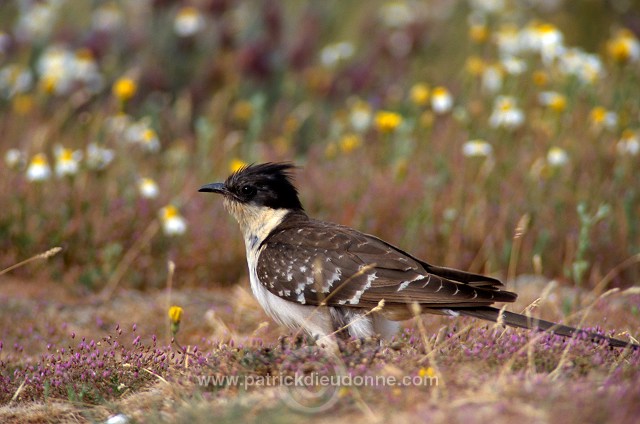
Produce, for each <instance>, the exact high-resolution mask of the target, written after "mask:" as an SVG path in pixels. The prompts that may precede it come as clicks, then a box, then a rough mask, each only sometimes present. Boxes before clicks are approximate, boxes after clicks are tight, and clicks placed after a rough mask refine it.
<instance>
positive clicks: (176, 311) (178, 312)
mask: <svg viewBox="0 0 640 424" xmlns="http://www.w3.org/2000/svg"><path fill="white" fill-rule="evenodd" d="M183 312H184V310H183V309H182V308H181V307H180V306H172V307H170V308H169V319H170V320H171V322H172V323H174V324H180V320H181V319H182V314H183Z"/></svg>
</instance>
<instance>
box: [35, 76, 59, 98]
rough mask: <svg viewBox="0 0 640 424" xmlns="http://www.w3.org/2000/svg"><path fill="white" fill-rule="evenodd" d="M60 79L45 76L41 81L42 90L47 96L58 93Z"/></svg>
mask: <svg viewBox="0 0 640 424" xmlns="http://www.w3.org/2000/svg"><path fill="white" fill-rule="evenodd" d="M59 79H60V78H58V77H56V76H54V75H45V76H44V77H42V79H41V80H40V89H42V91H44V92H45V93H47V94H53V93H54V92H55V91H56V86H57V85H58V81H59Z"/></svg>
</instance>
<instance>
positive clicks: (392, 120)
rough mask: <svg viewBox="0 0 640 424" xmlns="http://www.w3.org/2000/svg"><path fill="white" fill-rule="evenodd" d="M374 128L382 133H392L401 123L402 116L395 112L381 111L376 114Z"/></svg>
mask: <svg viewBox="0 0 640 424" xmlns="http://www.w3.org/2000/svg"><path fill="white" fill-rule="evenodd" d="M375 122H376V128H378V131H380V132H383V133H389V132H392V131H394V130H395V129H396V128H398V127H399V126H400V124H401V123H402V116H400V114H398V113H395V112H389V111H385V110H381V111H379V112H378V113H376V118H375Z"/></svg>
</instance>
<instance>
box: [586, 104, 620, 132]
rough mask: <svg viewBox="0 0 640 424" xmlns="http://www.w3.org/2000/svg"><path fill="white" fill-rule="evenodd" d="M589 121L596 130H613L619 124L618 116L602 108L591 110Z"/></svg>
mask: <svg viewBox="0 0 640 424" xmlns="http://www.w3.org/2000/svg"><path fill="white" fill-rule="evenodd" d="M589 119H590V120H591V125H592V126H593V128H595V129H601V128H608V129H613V128H615V126H616V125H617V124H618V114H616V113H615V112H612V111H608V110H606V109H605V108H603V107H602V106H596V107H594V108H593V109H591V113H590V114H589Z"/></svg>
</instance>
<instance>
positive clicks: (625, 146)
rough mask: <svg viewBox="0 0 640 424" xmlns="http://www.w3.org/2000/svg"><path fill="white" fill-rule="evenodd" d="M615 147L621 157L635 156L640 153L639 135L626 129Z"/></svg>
mask: <svg viewBox="0 0 640 424" xmlns="http://www.w3.org/2000/svg"><path fill="white" fill-rule="evenodd" d="M616 147H617V149H618V153H619V154H621V155H631V156H637V155H638V153H640V135H639V134H638V133H636V132H635V131H633V130H630V129H626V130H624V131H623V132H622V135H621V136H620V141H618V144H617V146H616Z"/></svg>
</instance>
